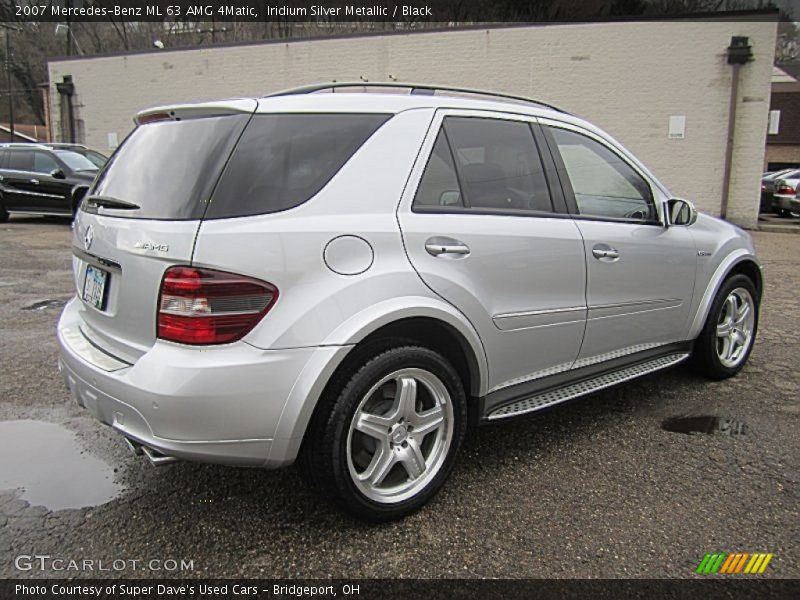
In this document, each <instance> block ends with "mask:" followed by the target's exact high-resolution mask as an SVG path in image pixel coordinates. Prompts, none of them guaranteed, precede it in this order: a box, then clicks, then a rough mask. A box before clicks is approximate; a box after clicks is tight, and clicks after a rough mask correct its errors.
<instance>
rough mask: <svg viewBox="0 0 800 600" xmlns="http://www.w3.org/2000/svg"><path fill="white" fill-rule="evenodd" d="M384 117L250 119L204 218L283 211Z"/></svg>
mask: <svg viewBox="0 0 800 600" xmlns="http://www.w3.org/2000/svg"><path fill="white" fill-rule="evenodd" d="M389 117H390V116H389V115H385V114H356V113H352V114H351V113H330V114H327V113H309V114H300V113H298V114H293V113H281V114H263V115H256V116H254V117H253V119H252V120H251V121H250V123H249V124H248V125H247V128H246V129H245V131H244V133H243V134H242V137H241V139H240V140H239V142H238V144H237V146H236V149H235V150H234V151H233V154H232V155H231V157H230V159H229V161H228V164H227V166H226V167H225V171H224V172H223V174H222V177H221V178H220V180H219V183H218V184H217V187H216V189H215V191H214V195H213V198H212V200H211V204H210V206H209V208H208V211H207V213H206V218H210V219H220V218H230V217H243V216H247V215H261V214H268V213H274V212H279V211H282V210H288V209H290V208H294V207H296V206H299V205H301V204H303V203H304V202H306V201H308V200H310V199H311V198H312V197H313V196H315V195H316V194H317V193H318V192H319V191H320V190H321V189H322V188H323V187H325V186H326V185H327V184H328V182H329V181H330V180H331V179H332V178H333V176H334V175H336V173H338V172H339V170H340V169H341V168H342V167H343V166H344V164H345V163H346V162H347V161H348V160H350V158H351V157H352V156H353V155H354V154H355V153H356V151H357V150H358V149H359V148H361V146H362V145H363V144H364V143H365V142H366V141H367V139H369V138H370V137H371V136H372V134H373V133H375V132H376V131H377V130H378V128H379V127H380V126H381V125H383V124H384V123H385V122H386V121H388V120H389Z"/></svg>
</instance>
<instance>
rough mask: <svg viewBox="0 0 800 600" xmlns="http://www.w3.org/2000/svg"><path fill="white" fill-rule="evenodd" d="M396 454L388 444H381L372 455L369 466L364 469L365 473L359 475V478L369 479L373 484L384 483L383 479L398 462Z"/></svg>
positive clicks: (362, 479)
mask: <svg viewBox="0 0 800 600" xmlns="http://www.w3.org/2000/svg"><path fill="white" fill-rule="evenodd" d="M394 454H395V453H394V452H392V451H391V449H390V448H389V445H388V444H381V445H380V446H379V448H378V450H377V451H376V452H375V454H374V455H373V456H372V460H371V461H370V463H369V466H367V468H366V469H364V472H363V473H361V474H359V475H358V479H360V480H361V481H367V482H369V483H370V484H372V485H380V484H381V483H383V480H384V479H386V476H387V475H388V474H389V471H391V470H392V467H393V466H394V465H395V462H397V459H396V457H395V455H394Z"/></svg>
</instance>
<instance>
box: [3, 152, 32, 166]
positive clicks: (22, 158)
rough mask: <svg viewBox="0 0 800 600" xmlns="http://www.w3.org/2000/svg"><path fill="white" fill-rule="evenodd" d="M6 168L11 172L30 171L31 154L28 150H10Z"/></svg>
mask: <svg viewBox="0 0 800 600" xmlns="http://www.w3.org/2000/svg"><path fill="white" fill-rule="evenodd" d="M8 168H9V169H11V170H13V171H32V170H33V152H31V151H30V150H12V151H10V152H9V157H8Z"/></svg>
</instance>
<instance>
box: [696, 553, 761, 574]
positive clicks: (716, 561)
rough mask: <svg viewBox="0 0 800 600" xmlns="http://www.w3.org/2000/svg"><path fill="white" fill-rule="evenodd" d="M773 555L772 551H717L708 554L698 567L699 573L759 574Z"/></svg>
mask: <svg viewBox="0 0 800 600" xmlns="http://www.w3.org/2000/svg"><path fill="white" fill-rule="evenodd" d="M773 556H774V554H772V553H769V554H767V553H754V554H750V553H747V552H738V553H728V552H715V553H714V554H706V555H705V556H704V557H703V560H701V561H700V565H699V566H698V567H697V573H700V574H702V575H710V574H713V573H721V574H726V575H733V574H737V573H744V574H749V575H759V574H761V573H763V572H764V570H765V569H766V568H767V565H768V564H769V561H771V560H772V557H773Z"/></svg>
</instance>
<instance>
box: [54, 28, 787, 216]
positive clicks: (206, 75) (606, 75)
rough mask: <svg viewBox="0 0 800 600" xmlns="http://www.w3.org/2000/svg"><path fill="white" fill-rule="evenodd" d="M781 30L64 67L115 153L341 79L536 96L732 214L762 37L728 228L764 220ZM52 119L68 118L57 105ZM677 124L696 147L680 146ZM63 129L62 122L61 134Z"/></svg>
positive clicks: (374, 40)
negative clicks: (727, 183)
mask: <svg viewBox="0 0 800 600" xmlns="http://www.w3.org/2000/svg"><path fill="white" fill-rule="evenodd" d="M776 29H777V28H776V24H775V23H770V22H741V21H724V20H717V21H704V22H694V21H672V22H630V23H595V24H578V25H548V26H532V27H515V28H493V29H480V30H461V31H450V32H445V33H442V32H434V33H416V34H408V35H390V36H379V37H376V36H373V37H360V38H342V39H329V40H316V41H295V42H288V43H273V44H257V45H251V46H234V47H217V48H204V49H193V50H181V51H154V52H150V53H146V54H134V55H127V56H115V57H99V58H90V59H80V60H70V61H65V60H62V61H53V62H51V63H50V65H49V68H50V82H51V98H52V99H53V100H54V102H57V94H56V92H55V83H56V82H57V81H61V78H62V77H63V76H64V75H72V76H73V79H74V81H75V85H76V94H77V96H76V104H77V111H76V114H77V118H78V119H80V120H82V121H83V126H84V131H85V142H86V143H88V144H89V145H90V146H93V147H96V148H98V149H101V150H108V146H107V134H108V133H110V132H116V133H117V135H118V136H119V139H120V140H121V139H122V138H123V137H124V135H125V134H127V132H128V131H129V130H130V128H131V126H132V121H131V118H132V116H133V115H134V114H135V113H136V112H138V111H139V110H141V109H142V108H145V107H148V106H152V105H157V104H168V103H172V102H186V101H196V100H211V99H218V98H225V97H231V96H259V95H263V94H265V93H268V92H270V91H275V90H279V89H283V88H287V87H293V86H297V85H302V84H307V83H313V82H320V81H330V80H334V79H335V80H339V81H343V80H358V79H359V77H365V78H367V79H369V80H370V81H387V80H388V79H389V76H392V77H393V78H395V79H398V80H401V81H415V82H432V83H440V84H449V85H456V86H466V87H476V88H483V89H488V90H497V91H503V92H507V93H512V94H518V95H523V96H530V97H534V98H538V99H541V100H543V101H546V102H551V103H553V104H556V105H559V106H561V107H563V108H564V109H566V110H568V111H570V112H574V113H576V114H579V115H581V116H584V117H586V118H588V119H589V120H591V121H593V122H594V123H596V124H598V125H599V126H601V127H603V128H604V129H606V130H607V131H608V132H609V133H611V134H612V135H613V136H615V137H616V138H618V139H619V140H620V141H622V142H623V143H624V144H625V145H626V146H627V147H628V148H630V149H631V151H633V152H634V153H635V154H636V155H637V156H639V158H641V159H642V160H643V161H644V162H645V164H647V165H648V166H649V167H650V168H651V169H652V170H653V172H654V173H656V175H657V176H658V177H659V178H660V179H661V180H662V181H663V182H664V183H665V184H666V185H667V186H668V187H669V188H670V190H671V191H672V193H673V194H675V195H677V196H684V197H686V198H689V199H692V200H694V201H696V203H697V204H698V206H699V207H700V208H701V210H704V211H706V212H709V213H711V214H719V208H720V200H721V190H722V176H723V161H724V156H725V139H726V133H727V118H728V101H729V94H730V84H731V72H732V69H731V67H730V66H729V65H728V64H727V63H726V59H725V49H726V48H727V46H728V44H729V42H730V38H731V36H733V35H745V36H748V37H749V38H750V43H751V45H752V46H753V52H754V55H755V60H754V61H753V62H751V63H749V64H747V65H746V66H744V67H743V68H742V70H741V81H740V87H739V105H738V118H737V125H736V145H735V147H734V154H733V160H734V163H733V178H732V185H731V197H730V203H729V218H730V219H731V220H733V221H735V222H737V223H740V224H742V225H745V226H753V225H755V223H756V218H757V211H758V197H759V180H760V173H761V169H762V165H763V161H764V141H765V137H766V127H767V114H768V108H769V96H770V77H771V73H772V57H773V53H774V47H775V36H776ZM53 115H54V117H55V118H56V119H58V115H59V111H58V110H57V106H54V107H53ZM670 115H685V116H686V117H687V119H686V137H685V139H682V140H668V139H667V124H668V119H669V116H670ZM54 128H55V131H56V132H58V131H60V130H59V124H58V122H56V123H55V124H54Z"/></svg>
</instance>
